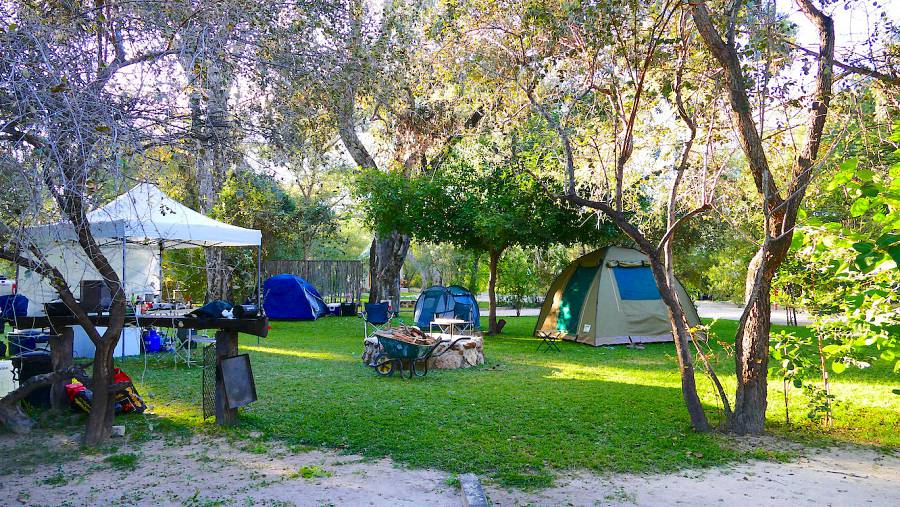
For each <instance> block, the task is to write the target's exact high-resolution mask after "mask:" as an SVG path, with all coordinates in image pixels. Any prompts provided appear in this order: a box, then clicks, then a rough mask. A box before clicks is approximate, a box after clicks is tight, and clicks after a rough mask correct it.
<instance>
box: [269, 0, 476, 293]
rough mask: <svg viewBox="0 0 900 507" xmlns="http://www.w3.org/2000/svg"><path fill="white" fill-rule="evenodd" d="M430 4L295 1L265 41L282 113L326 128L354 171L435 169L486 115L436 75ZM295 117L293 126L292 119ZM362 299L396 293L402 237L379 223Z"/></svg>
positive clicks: (451, 83) (409, 172)
mask: <svg viewBox="0 0 900 507" xmlns="http://www.w3.org/2000/svg"><path fill="white" fill-rule="evenodd" d="M428 4H429V2H416V1H412V2H404V1H388V2H384V3H383V4H381V5H375V4H371V3H368V2H364V1H362V0H345V1H331V2H321V3H306V2H297V3H296V5H293V7H292V11H291V12H292V13H293V14H294V15H295V16H296V17H295V21H294V22H293V23H292V24H290V25H289V26H287V27H284V29H282V30H280V31H278V32H277V36H276V37H275V38H273V39H272V40H271V41H270V42H269V43H268V48H269V49H267V50H268V51H270V52H271V53H272V54H274V55H275V57H274V61H273V65H272V75H275V76H278V79H276V80H272V81H269V80H268V78H267V82H269V83H270V86H271V88H272V90H273V91H274V93H275V94H276V98H275V99H274V100H276V101H277V103H278V104H279V105H280V106H281V107H282V108H283V110H282V113H281V115H282V116H284V117H288V118H290V117H293V118H294V119H293V120H289V121H295V120H296V119H297V118H300V119H301V120H306V119H308V118H316V120H315V123H314V128H316V129H320V130H321V129H323V128H324V129H329V130H330V131H331V132H333V133H334V136H335V137H337V138H338V139H340V141H341V144H342V146H343V148H344V149H345V150H346V152H347V154H348V155H349V156H350V158H351V159H352V160H353V162H354V163H355V164H356V166H357V167H358V168H359V169H377V170H379V171H382V172H391V173H395V174H399V175H402V176H403V177H410V176H413V175H415V174H418V173H422V172H434V171H435V170H437V168H438V167H439V166H440V165H441V163H442V161H443V160H444V157H445V153H446V151H447V149H448V148H449V147H450V146H452V145H453V144H455V143H456V142H458V140H459V139H460V136H461V134H462V133H463V132H465V131H467V130H469V129H472V128H474V127H475V126H476V125H477V124H478V123H479V121H480V120H481V118H482V117H483V115H484V113H483V111H482V109H481V107H480V106H479V105H478V104H472V103H471V102H468V101H464V100H462V97H463V94H464V93H465V92H464V91H461V89H457V88H456V87H455V85H456V83H457V81H459V80H461V79H464V77H463V78H459V77H458V76H449V77H452V78H453V79H451V80H447V79H446V78H447V77H448V76H447V75H441V76H438V75H437V71H436V67H435V65H434V58H435V51H436V50H437V49H438V48H436V47H435V46H434V45H433V44H431V43H430V42H429V40H428V34H427V33H426V26H425V20H426V19H427V17H426V14H427V12H428ZM298 123H299V122H298ZM377 230H378V233H377V234H376V236H375V238H374V239H373V241H372V244H371V249H370V256H369V259H370V278H369V281H370V291H369V299H370V300H373V301H378V300H381V299H398V298H399V292H398V290H399V281H400V270H401V268H402V266H403V262H404V259H405V258H406V253H407V251H408V250H409V243H410V238H409V236H408V235H406V234H403V233H401V232H400V231H397V230H391V229H385V228H383V227H378V228H377Z"/></svg>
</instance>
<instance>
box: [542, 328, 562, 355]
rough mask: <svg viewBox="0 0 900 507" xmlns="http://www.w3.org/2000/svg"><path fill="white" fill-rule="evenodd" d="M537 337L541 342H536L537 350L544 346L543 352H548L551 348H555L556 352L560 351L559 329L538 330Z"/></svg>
mask: <svg viewBox="0 0 900 507" xmlns="http://www.w3.org/2000/svg"><path fill="white" fill-rule="evenodd" d="M537 336H538V338H540V339H541V343H538V347H537V349H538V352H540V351H541V349H542V348H544V347H546V348H544V352H550V350H551V349H555V350H556V351H557V352H562V351H561V350H559V344H558V342H559V340H560V338H561V336H562V333H561V332H559V331H538V332H537Z"/></svg>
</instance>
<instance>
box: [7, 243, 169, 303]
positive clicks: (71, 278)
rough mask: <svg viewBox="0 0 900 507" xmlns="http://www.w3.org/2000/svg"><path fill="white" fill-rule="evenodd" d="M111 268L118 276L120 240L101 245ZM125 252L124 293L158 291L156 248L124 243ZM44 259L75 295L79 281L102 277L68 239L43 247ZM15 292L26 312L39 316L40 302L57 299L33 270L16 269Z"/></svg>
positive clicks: (120, 252) (50, 288) (57, 296)
mask: <svg viewBox="0 0 900 507" xmlns="http://www.w3.org/2000/svg"><path fill="white" fill-rule="evenodd" d="M102 251H103V255H105V256H106V258H107V259H108V260H109V263H110V264H111V265H112V268H113V269H114V270H116V273H118V274H119V276H122V243H121V242H120V243H119V244H118V245H116V244H110V245H107V246H104V247H103V248H102ZM125 253H126V255H125V266H126V270H125V277H124V278H125V293H126V294H129V295H131V294H140V295H141V296H142V297H143V295H144V294H157V293H159V250H158V249H153V248H152V247H148V246H143V245H128V248H127V250H126V252H125ZM43 254H44V256H45V257H46V259H47V261H48V262H49V263H50V264H51V265H53V266H54V267H55V268H56V269H58V270H59V272H60V273H61V274H62V275H63V278H64V279H65V280H66V282H68V283H69V287H71V288H72V291H73V293H74V294H75V297H77V298H80V297H81V287H80V285H81V284H80V282H81V280H102V279H103V278H102V277H101V276H100V273H98V272H97V270H96V269H95V268H94V265H93V264H91V263H90V262H89V261H88V258H87V255H85V253H84V250H82V249H81V247H79V246H78V245H77V244H75V243H72V242H63V243H60V244H57V245H55V246H51V247H49V248H48V249H46V250H44V252H43ZM18 292H19V294H21V295H23V296H25V297H27V298H28V314H29V315H43V313H44V303H49V302H50V301H53V300H55V299H58V298H59V295H57V293H56V289H54V288H53V286H52V285H50V282H49V281H48V280H47V279H45V278H44V277H42V276H40V275H38V274H37V273H35V272H33V271H29V270H27V269H22V270H21V271H19V280H18Z"/></svg>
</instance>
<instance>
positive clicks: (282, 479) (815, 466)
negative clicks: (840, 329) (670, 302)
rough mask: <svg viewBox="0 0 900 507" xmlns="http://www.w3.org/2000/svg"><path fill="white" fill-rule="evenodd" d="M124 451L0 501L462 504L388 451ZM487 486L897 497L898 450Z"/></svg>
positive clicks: (623, 497)
mask: <svg viewBox="0 0 900 507" xmlns="http://www.w3.org/2000/svg"><path fill="white" fill-rule="evenodd" d="M30 438H32V439H34V440H33V441H32V444H34V443H36V442H38V441H40V442H42V443H43V444H44V448H45V449H47V450H49V451H51V452H52V451H53V450H57V451H59V450H62V451H65V450H66V449H75V448H77V442H76V441H75V440H74V437H60V436H55V437H47V436H46V435H43V436H35V437H30ZM39 438H40V439H44V440H38V439H39ZM47 438H50V439H51V442H50V443H49V444H48V443H47V441H46V439H47ZM15 442H16V441H15V440H13V438H12V437H11V436H9V435H4V436H2V437H0V453H2V454H0V456H3V457H2V458H0V459H3V460H6V459H16V458H14V456H16V455H17V453H16V452H15V450H14V446H16V445H21V443H19V444H16V443H15ZM254 451H255V452H254ZM129 452H130V453H135V454H137V455H138V459H137V462H136V468H135V469H134V470H127V471H125V470H117V469H115V468H114V467H113V466H112V465H111V464H109V462H107V461H106V457H105V455H102V454H97V455H82V457H80V458H78V459H76V460H71V461H64V462H63V463H62V464H57V463H49V464H32V465H26V466H23V467H21V468H19V467H15V468H16V469H18V470H20V471H19V472H13V473H11V474H8V475H3V476H0V505H4V506H15V505H29V506H30V505H35V506H45V505H54V506H55V505H73V506H74V505H146V506H170V505H194V506H213V505H302V506H306V505H375V506H381V505H385V506H388V505H434V506H441V505H453V506H457V505H460V504H461V497H460V494H459V491H458V489H457V487H455V486H451V485H449V481H448V479H449V478H450V476H449V474H447V473H445V472H441V471H436V470H410V469H405V468H401V467H397V466H395V465H394V464H393V463H391V461H390V460H387V459H381V460H370V459H366V458H362V457H360V456H354V455H344V454H339V453H336V452H331V451H320V450H300V449H294V450H290V449H288V448H285V447H282V446H279V445H275V444H270V443H260V442H256V441H249V442H237V443H229V442H228V441H226V440H224V439H222V438H212V437H203V436H199V437H193V438H192V439H191V440H190V441H183V440H180V441H169V442H166V441H164V440H162V439H158V440H154V441H151V442H148V443H146V444H144V445H143V446H142V447H139V448H137V447H136V448H130V447H129V446H128V445H122V446H121V447H120V448H119V449H118V451H117V453H118V454H123V453H129ZM19 459H22V458H19ZM304 467H306V468H304ZM304 470H306V472H307V473H306V474H304V473H303V471H304ZM317 475H318V477H317ZM53 477H66V478H67V479H66V480H59V479H57V480H53ZM48 479H49V480H48ZM485 490H486V492H487V494H488V496H489V498H490V500H491V502H492V503H493V504H494V505H678V504H694V505H736V504H738V503H746V504H748V505H791V506H797V505H835V506H839V505H872V506H875V505H884V506H897V505H900V457H898V456H897V455H896V454H893V455H885V454H881V453H878V452H876V451H872V450H865V449H857V448H829V449H817V450H810V451H808V452H807V453H806V454H805V455H804V456H803V457H801V458H798V459H796V460H795V461H793V462H789V463H775V462H758V461H754V462H750V463H745V464H739V465H734V466H729V467H721V468H716V469H711V470H704V471H691V470H688V471H682V472H679V473H675V474H664V475H659V474H657V475H612V476H598V475H596V474H592V473H589V472H576V473H571V474H565V475H564V476H562V477H560V478H559V479H558V480H557V486H555V487H553V488H550V489H546V490H543V491H538V492H523V491H519V490H506V489H502V488H498V487H496V486H494V485H491V484H490V483H487V484H485Z"/></svg>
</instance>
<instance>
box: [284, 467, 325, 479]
mask: <svg viewBox="0 0 900 507" xmlns="http://www.w3.org/2000/svg"><path fill="white" fill-rule="evenodd" d="M332 475H334V474H332V473H331V472H329V471H328V470H325V469H324V468H322V467H320V466H318V465H303V466H302V467H300V468H299V469H298V470H296V471H294V472H291V473H289V474H288V476H287V477H288V479H298V478H303V479H321V478H325V477H331V476H332Z"/></svg>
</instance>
